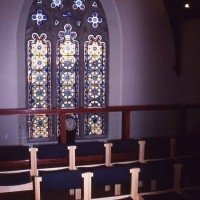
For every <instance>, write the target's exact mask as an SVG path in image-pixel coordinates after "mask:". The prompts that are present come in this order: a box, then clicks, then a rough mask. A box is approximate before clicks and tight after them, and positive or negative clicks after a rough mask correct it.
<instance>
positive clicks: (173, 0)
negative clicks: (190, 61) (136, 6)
mask: <svg viewBox="0 0 200 200" xmlns="http://www.w3.org/2000/svg"><path fill="white" fill-rule="evenodd" d="M163 2H164V5H165V7H166V11H167V13H168V16H169V21H170V24H171V28H172V32H173V37H174V47H175V53H176V63H175V65H174V66H173V68H174V70H175V72H176V74H177V75H178V76H180V75H181V35H182V30H181V23H182V22H184V21H186V20H192V19H194V18H200V0H163ZM186 4H188V5H189V7H188V8H186V7H185V5H186Z"/></svg>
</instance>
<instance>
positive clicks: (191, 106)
mask: <svg viewBox="0 0 200 200" xmlns="http://www.w3.org/2000/svg"><path fill="white" fill-rule="evenodd" d="M198 108H200V104H165V105H159V104H157V105H126V106H107V107H104V108H67V109H57V108H52V109H46V108H45V109H42V108H34V109H28V108H4V109H0V115H18V114H19V115H21V114H25V115H27V114H64V113H74V114H75V113H97V112H98V113H101V112H129V111H148V110H174V109H198Z"/></svg>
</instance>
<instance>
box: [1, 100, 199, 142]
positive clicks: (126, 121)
mask: <svg viewBox="0 0 200 200" xmlns="http://www.w3.org/2000/svg"><path fill="white" fill-rule="evenodd" d="M199 108H200V104H168V105H130V106H108V107H105V108H73V109H23V108H22V109H21V108H18V109H0V116H1V115H33V114H51V115H57V114H59V115H60V119H61V142H62V143H63V144H65V143H66V141H67V135H66V123H65V119H66V113H73V114H80V113H109V112H121V113H122V129H123V131H122V136H121V138H123V139H128V138H130V113H131V112H133V111H156V110H179V111H180V112H182V120H183V123H184V116H185V112H186V110H188V109H199Z"/></svg>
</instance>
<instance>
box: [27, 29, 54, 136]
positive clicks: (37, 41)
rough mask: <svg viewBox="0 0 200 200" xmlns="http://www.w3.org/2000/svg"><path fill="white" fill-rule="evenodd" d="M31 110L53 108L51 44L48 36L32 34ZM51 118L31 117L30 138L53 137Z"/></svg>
mask: <svg viewBox="0 0 200 200" xmlns="http://www.w3.org/2000/svg"><path fill="white" fill-rule="evenodd" d="M27 50H28V58H27V60H28V88H29V90H28V92H29V105H28V106H29V108H50V107H51V81H50V80H51V67H50V66H51V43H50V41H49V40H47V35H46V34H44V33H43V34H41V35H40V36H39V35H38V34H37V33H33V34H32V39H31V40H29V41H28V43H27ZM51 120H52V119H51V117H50V116H47V115H30V116H29V138H48V137H50V136H51V134H52V131H51V123H52V122H51Z"/></svg>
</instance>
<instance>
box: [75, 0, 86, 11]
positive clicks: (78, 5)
mask: <svg viewBox="0 0 200 200" xmlns="http://www.w3.org/2000/svg"><path fill="white" fill-rule="evenodd" d="M84 1H85V0H75V1H74V4H73V6H72V8H73V9H75V10H76V9H78V8H80V9H81V10H84V9H85V5H84V4H83V2H84Z"/></svg>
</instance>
